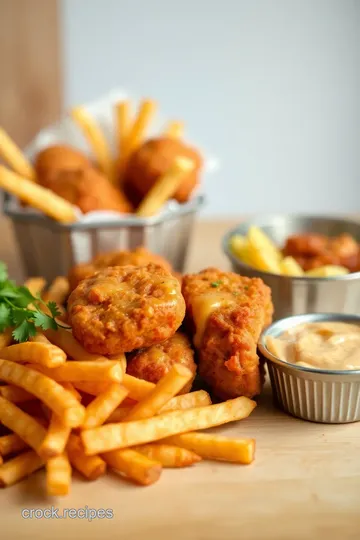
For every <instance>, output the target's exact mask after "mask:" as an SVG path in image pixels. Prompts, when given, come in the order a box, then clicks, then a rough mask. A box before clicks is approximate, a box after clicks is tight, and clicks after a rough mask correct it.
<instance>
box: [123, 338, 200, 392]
mask: <svg viewBox="0 0 360 540" xmlns="http://www.w3.org/2000/svg"><path fill="white" fill-rule="evenodd" d="M174 364H182V365H183V366H185V367H187V368H188V369H190V371H192V373H193V374H194V377H193V378H192V380H191V381H189V383H188V384H187V385H186V386H184V388H183V389H182V390H181V392H180V394H186V393H187V392H190V390H191V386H192V383H193V380H194V378H195V375H196V364H195V362H194V351H193V349H192V347H191V344H190V341H189V338H188V337H187V336H186V335H185V334H183V333H182V332H176V334H174V335H173V336H172V337H171V338H169V339H167V340H166V341H164V342H163V343H159V344H158V345H153V346H152V347H150V348H149V349H143V350H140V351H136V352H135V353H133V354H131V355H129V357H128V361H127V369H126V372H127V373H129V375H133V376H134V377H137V378H138V379H145V381H149V382H152V383H154V384H156V383H158V382H159V381H160V379H162V378H163V377H164V376H165V375H166V374H167V373H168V372H169V371H170V369H171V368H172V366H173V365H174Z"/></svg>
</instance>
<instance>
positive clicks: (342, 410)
mask: <svg viewBox="0 0 360 540" xmlns="http://www.w3.org/2000/svg"><path fill="white" fill-rule="evenodd" d="M321 321H332V322H335V321H336V322H347V323H352V324H359V325H360V316H355V315H344V314H342V313H312V314H306V315H297V316H293V317H287V318H285V319H282V320H280V321H277V322H275V323H273V324H272V325H270V326H269V327H268V328H267V329H266V330H264V332H263V333H262V335H261V336H260V341H259V350H260V353H261V355H262V358H263V359H264V360H265V361H266V363H267V366H268V371H269V375H270V380H271V386H272V391H273V396H274V401H275V403H276V404H277V405H278V406H279V407H280V408H281V409H283V410H284V411H285V412H287V413H289V414H291V415H293V416H296V417H297V418H302V419H303V420H310V421H311V422H322V423H326V424H345V423H349V422H358V421H359V420H360V370H351V371H350V370H345V371H337V370H325V369H316V368H313V369H312V368H306V367H302V366H297V365H295V364H290V363H288V362H285V361H284V360H280V359H279V358H277V357H276V356H274V355H273V354H272V353H271V352H270V351H269V350H268V349H267V347H266V338H267V336H273V337H278V336H279V335H280V334H282V333H283V332H285V331H286V330H288V329H289V328H292V327H294V326H297V325H298V324H302V323H310V322H321Z"/></svg>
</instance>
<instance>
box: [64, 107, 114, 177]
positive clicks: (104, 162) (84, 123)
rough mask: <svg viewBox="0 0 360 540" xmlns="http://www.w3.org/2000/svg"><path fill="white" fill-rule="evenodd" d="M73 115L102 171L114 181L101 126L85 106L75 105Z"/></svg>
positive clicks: (109, 156) (108, 149) (112, 168)
mask: <svg viewBox="0 0 360 540" xmlns="http://www.w3.org/2000/svg"><path fill="white" fill-rule="evenodd" d="M71 117H72V119H73V120H74V121H75V123H76V124H77V125H78V126H79V128H80V129H81V131H82V132H83V134H84V136H85V138H86V139H87V141H88V143H89V144H90V147H91V149H92V151H93V152H94V155H95V157H96V160H97V162H98V164H99V166H100V169H101V170H102V172H103V173H104V174H105V175H106V176H107V177H108V178H109V179H110V180H111V181H113V176H114V167H113V160H112V156H111V152H110V148H109V145H108V143H107V141H106V138H105V136H104V134H103V133H102V131H101V129H100V127H99V126H98V125H97V124H96V122H95V120H94V119H93V118H92V116H91V115H90V114H89V113H88V112H87V111H86V110H85V109H84V108H83V107H74V108H73V109H72V111H71Z"/></svg>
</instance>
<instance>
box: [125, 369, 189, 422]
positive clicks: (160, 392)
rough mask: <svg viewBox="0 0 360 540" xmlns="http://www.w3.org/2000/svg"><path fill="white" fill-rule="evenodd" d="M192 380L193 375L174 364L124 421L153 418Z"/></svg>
mask: <svg viewBox="0 0 360 540" xmlns="http://www.w3.org/2000/svg"><path fill="white" fill-rule="evenodd" d="M192 378H193V373H192V371H190V369H188V368H187V367H185V366H182V365H181V364H175V365H174V366H173V367H172V368H171V369H170V371H169V372H168V373H167V374H166V375H165V377H163V378H162V379H161V380H160V381H159V382H158V384H157V385H156V386H155V388H154V390H152V392H151V393H150V394H148V395H147V396H146V397H145V398H144V399H143V400H142V401H140V403H138V404H137V405H135V406H134V407H133V408H132V409H131V411H130V413H129V414H128V416H126V417H125V419H124V421H125V422H130V421H134V420H141V419H142V418H150V417H151V416H154V415H155V414H157V412H158V411H160V409H161V408H162V407H164V405H166V403H167V402H168V401H169V400H170V399H171V398H172V397H174V396H175V395H176V394H178V393H179V392H180V390H182V388H184V386H185V385H186V384H187V383H188V382H189V381H190V380H191V379H192Z"/></svg>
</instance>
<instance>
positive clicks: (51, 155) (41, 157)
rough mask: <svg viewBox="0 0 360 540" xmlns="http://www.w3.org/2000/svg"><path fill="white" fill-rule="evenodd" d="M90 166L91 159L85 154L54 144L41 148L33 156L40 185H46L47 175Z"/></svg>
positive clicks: (50, 175)
mask: <svg viewBox="0 0 360 540" xmlns="http://www.w3.org/2000/svg"><path fill="white" fill-rule="evenodd" d="M87 167H91V161H90V160H89V159H88V157H87V156H85V154H83V153H82V152H80V150H77V149H76V148H72V147H71V146H67V145H65V144H62V145H54V146H48V147H47V148H45V149H44V150H41V151H40V152H39V153H38V154H37V156H36V158H35V170H36V174H37V177H38V181H39V183H40V184H41V185H43V186H45V187H48V185H47V183H48V181H49V177H52V176H54V175H55V176H56V175H57V173H58V172H59V171H74V170H78V169H84V168H87Z"/></svg>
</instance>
